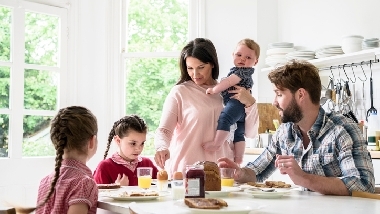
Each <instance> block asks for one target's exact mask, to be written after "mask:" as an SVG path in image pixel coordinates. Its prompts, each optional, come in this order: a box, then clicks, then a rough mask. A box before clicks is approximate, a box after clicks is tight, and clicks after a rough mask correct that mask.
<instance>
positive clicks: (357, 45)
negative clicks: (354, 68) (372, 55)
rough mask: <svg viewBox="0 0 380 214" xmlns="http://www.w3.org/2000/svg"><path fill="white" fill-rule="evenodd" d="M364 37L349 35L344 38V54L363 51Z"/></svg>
mask: <svg viewBox="0 0 380 214" xmlns="http://www.w3.org/2000/svg"><path fill="white" fill-rule="evenodd" d="M363 38H364V37H363V36H360V35H349V36H343V37H342V50H343V52H344V53H353V52H357V51H361V50H362V42H363Z"/></svg>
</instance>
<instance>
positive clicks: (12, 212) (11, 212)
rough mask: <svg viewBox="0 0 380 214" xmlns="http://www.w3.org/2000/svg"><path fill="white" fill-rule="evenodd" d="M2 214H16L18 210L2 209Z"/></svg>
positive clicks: (0, 213)
mask: <svg viewBox="0 0 380 214" xmlns="http://www.w3.org/2000/svg"><path fill="white" fill-rule="evenodd" d="M0 214H16V209H15V208H11V207H8V208H2V207H0Z"/></svg>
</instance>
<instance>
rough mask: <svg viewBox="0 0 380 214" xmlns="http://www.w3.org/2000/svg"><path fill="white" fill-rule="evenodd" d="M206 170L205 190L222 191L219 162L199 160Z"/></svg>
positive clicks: (198, 163) (199, 163)
mask: <svg viewBox="0 0 380 214" xmlns="http://www.w3.org/2000/svg"><path fill="white" fill-rule="evenodd" d="M195 164H196V165H203V167H204V171H205V191H220V190H221V189H222V185H221V180H220V171H219V167H218V164H216V163H215V162H211V161H198V162H196V163H195Z"/></svg>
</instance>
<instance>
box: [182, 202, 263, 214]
mask: <svg viewBox="0 0 380 214" xmlns="http://www.w3.org/2000/svg"><path fill="white" fill-rule="evenodd" d="M225 201H226V202H227V204H228V207H223V208H221V209H218V210H217V209H196V208H189V207H188V206H187V205H186V204H185V202H183V200H180V201H176V202H175V205H177V206H180V207H182V208H185V209H187V210H189V211H190V212H191V213H197V214H203V213H206V214H208V213H224V214H226V213H228V214H247V213H249V212H250V211H252V210H258V209H260V208H261V207H260V206H259V205H257V204H255V203H251V204H250V205H249V206H247V205H243V204H239V203H238V202H236V201H228V200H225Z"/></svg>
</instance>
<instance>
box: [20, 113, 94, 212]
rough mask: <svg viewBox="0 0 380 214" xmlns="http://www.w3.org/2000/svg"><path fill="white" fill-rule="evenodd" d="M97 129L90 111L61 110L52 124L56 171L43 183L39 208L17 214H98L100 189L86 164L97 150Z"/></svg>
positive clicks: (40, 189) (51, 132) (51, 136)
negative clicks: (32, 213)
mask: <svg viewBox="0 0 380 214" xmlns="http://www.w3.org/2000/svg"><path fill="white" fill-rule="evenodd" d="M97 133H98V125H97V121H96V117H95V116H94V115H93V114H92V113H91V111H90V110H88V109H86V108H84V107H80V106H71V107H67V108H63V109H60V110H59V112H58V114H57V115H56V116H55V117H54V118H53V120H52V121H51V129H50V138H51V141H52V142H53V145H54V147H55V149H56V158H55V170H54V172H53V173H51V174H50V175H48V176H46V177H45V178H43V179H42V180H41V183H40V187H39V189H38V201H37V204H38V205H37V207H36V208H27V209H25V208H16V210H17V213H31V212H33V211H36V212H35V213H36V214H51V213H67V214H84V213H86V214H87V213H90V214H91V213H96V209H97V202H98V187H97V185H96V183H95V181H94V178H93V176H92V173H91V170H90V169H89V168H88V167H87V166H86V162H87V161H88V160H89V159H90V158H91V157H92V156H93V155H94V154H95V152H96V149H97V148H98V140H97V138H96V135H97Z"/></svg>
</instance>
